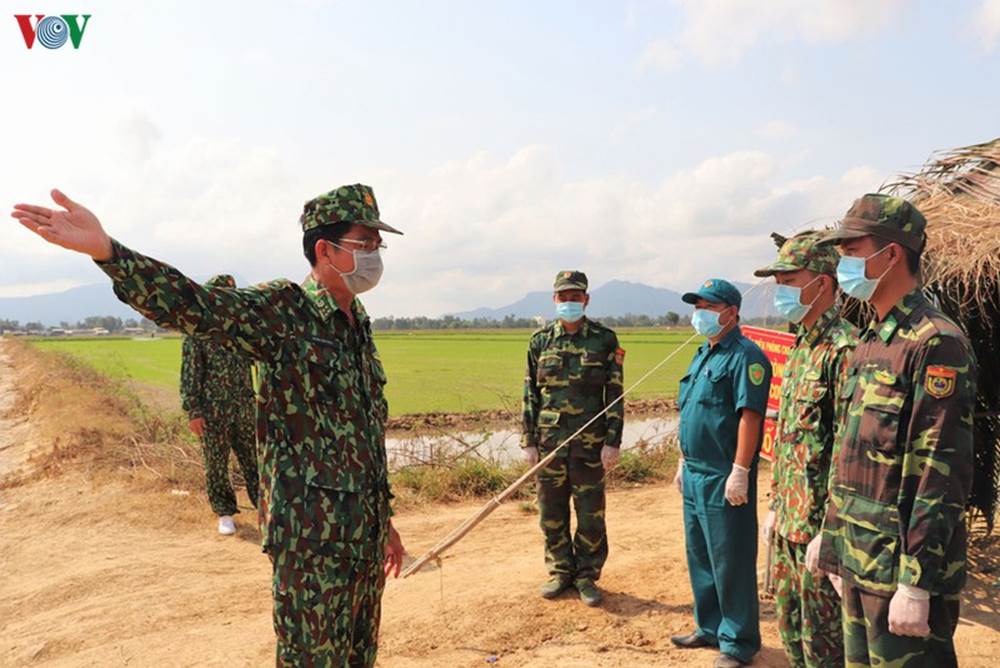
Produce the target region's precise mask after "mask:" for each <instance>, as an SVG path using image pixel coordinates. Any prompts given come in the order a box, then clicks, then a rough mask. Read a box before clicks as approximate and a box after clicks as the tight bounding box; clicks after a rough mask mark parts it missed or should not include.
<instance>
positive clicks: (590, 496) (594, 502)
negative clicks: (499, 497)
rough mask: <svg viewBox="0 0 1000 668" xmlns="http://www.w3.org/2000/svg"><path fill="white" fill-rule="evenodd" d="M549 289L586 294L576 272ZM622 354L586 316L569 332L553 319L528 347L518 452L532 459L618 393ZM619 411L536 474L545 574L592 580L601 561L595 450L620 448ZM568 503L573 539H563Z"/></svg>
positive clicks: (603, 543) (600, 486)
mask: <svg viewBox="0 0 1000 668" xmlns="http://www.w3.org/2000/svg"><path fill="white" fill-rule="evenodd" d="M555 289H556V291H559V290H564V289H582V290H584V291H586V289H587V279H586V276H584V275H583V274H582V273H580V272H560V273H559V274H558V276H557V277H556V284H555ZM624 355H625V351H624V350H622V349H621V348H619V347H618V337H616V336H615V333H614V332H613V331H612V330H610V329H608V328H607V327H604V326H603V325H601V324H600V323H597V322H595V321H593V320H589V319H587V318H586V317H585V318H583V320H581V321H580V328H579V329H578V330H577V331H576V332H575V333H573V334H570V333H569V332H567V331H566V330H565V328H564V327H563V325H562V322H561V321H559V320H556V321H554V322H552V323H551V324H549V325H548V326H547V327H545V328H543V329H541V330H539V331H537V332H535V333H534V334H533V335H532V336H531V342H530V343H529V344H528V370H527V375H526V377H525V380H524V410H523V418H524V439H523V445H524V447H537V448H538V449H539V454H540V456H542V457H544V456H545V455H546V454H548V453H550V452H552V450H553V449H555V447H556V446H558V445H559V444H560V443H562V442H563V441H564V440H565V439H566V438H568V437H570V436H572V435H573V433H574V432H576V431H577V430H578V429H580V427H582V426H583V425H584V424H586V423H587V421H589V420H590V419H592V418H593V417H594V416H595V415H597V414H598V413H600V412H601V411H602V410H604V408H605V406H607V405H608V404H610V403H611V402H613V401H614V400H615V399H617V398H618V397H620V396H621V394H622V362H623V359H624ZM624 415H625V409H624V406H623V405H622V402H618V403H617V404H615V406H613V407H612V408H611V409H610V410H609V411H608V412H607V413H606V414H605V415H604V416H602V417H601V418H599V419H597V420H596V421H595V422H594V423H593V424H592V425H590V426H589V427H587V429H586V430H585V431H584V432H583V433H582V434H580V435H579V436H578V437H577V438H575V439H574V440H573V441H572V442H571V443H570V444H569V445H568V446H566V447H565V448H563V449H562V450H560V452H559V454H558V455H557V456H556V458H555V459H553V461H552V462H551V463H550V464H549V465H548V466H546V467H545V468H543V469H542V470H541V471H540V472H539V474H538V506H539V511H540V523H541V527H542V532H543V534H544V535H545V565H546V567H547V568H548V570H549V574H550V575H553V576H556V577H560V578H564V579H566V580H577V581H582V580H591V581H594V580H597V579H598V578H600V576H601V568H602V567H603V566H604V562H605V560H606V559H607V557H608V540H607V531H606V527H605V522H604V506H605V500H604V467H603V465H602V464H601V448H603V447H604V446H606V445H607V446H610V447H613V448H617V447H619V446H620V445H621V439H622V422H623V419H624ZM570 497H572V499H573V507H574V508H575V509H576V520H577V526H576V534H575V535H574V536H571V535H570V515H569V503H570Z"/></svg>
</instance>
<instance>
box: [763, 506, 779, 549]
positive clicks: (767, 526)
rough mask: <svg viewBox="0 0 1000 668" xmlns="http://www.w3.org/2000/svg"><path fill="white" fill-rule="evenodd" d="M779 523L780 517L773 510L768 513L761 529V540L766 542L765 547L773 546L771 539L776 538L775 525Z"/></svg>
mask: <svg viewBox="0 0 1000 668" xmlns="http://www.w3.org/2000/svg"><path fill="white" fill-rule="evenodd" d="M777 521H778V516H777V515H776V514H775V512H774V511H773V510H771V511H768V513H767V517H765V518H764V524H763V525H761V527H760V539H761V540H762V541H763V542H764V545H770V544H771V538H773V537H774V525H775V524H776V523H777Z"/></svg>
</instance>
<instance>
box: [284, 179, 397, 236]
mask: <svg viewBox="0 0 1000 668" xmlns="http://www.w3.org/2000/svg"><path fill="white" fill-rule="evenodd" d="M299 222H300V223H302V231H303V232H308V231H309V230H313V229H316V228H317V227H322V226H323V225H335V224H337V223H354V224H356V225H364V226H365V227H371V228H374V229H376V230H382V231H385V232H392V233H393V234H402V232H400V231H399V230H397V229H396V228H395V227H392V226H391V225H387V224H386V223H383V222H382V221H381V220H380V219H379V213H378V203H377V202H376V201H375V193H374V191H372V188H371V186H366V185H363V184H361V183H355V184H353V185H349V186H340V187H339V188H334V189H333V190H331V191H330V192H328V193H324V194H322V195H319V196H317V197H314V198H312V199H311V200H309V201H308V202H306V204H305V206H304V207H302V215H301V216H300V217H299Z"/></svg>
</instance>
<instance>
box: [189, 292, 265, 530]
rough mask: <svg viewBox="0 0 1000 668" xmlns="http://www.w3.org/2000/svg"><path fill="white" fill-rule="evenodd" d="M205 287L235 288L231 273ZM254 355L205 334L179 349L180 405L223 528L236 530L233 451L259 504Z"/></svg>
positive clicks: (214, 510)
mask: <svg viewBox="0 0 1000 668" xmlns="http://www.w3.org/2000/svg"><path fill="white" fill-rule="evenodd" d="M205 287H206V288H214V287H224V288H235V287H236V281H235V280H234V279H233V277H232V276H229V275H228V274H220V275H218V276H213V277H212V278H210V279H208V280H207V281H205ZM250 367H251V364H250V360H249V359H247V358H246V357H244V356H243V355H238V354H236V353H234V352H232V351H231V350H228V349H226V348H225V347H223V346H220V345H218V344H216V343H212V342H211V341H210V340H207V339H199V338H197V337H194V336H186V337H184V346H183V349H182V353H181V408H183V409H184V411H185V412H186V413H187V415H188V426H189V427H190V429H191V431H192V432H193V433H194V434H195V435H196V436H198V438H200V439H201V443H202V454H203V455H204V457H205V487H206V490H207V492H208V502H209V503H210V504H211V506H212V511H213V512H214V513H215V514H216V515H218V516H219V533H221V534H223V535H224V536H230V535H232V534H234V533H236V524H235V523H234V522H233V515H235V514H236V513H238V512H239V510H238V509H237V508H236V495H235V494H234V493H233V486H232V483H230V481H229V451H230V450H232V451H233V453H234V454H235V455H236V461H237V462H239V465H240V470H241V471H242V472H243V479H244V480H245V481H246V486H247V496H248V497H250V503H252V504H253V507H254V508H256V507H257V441H256V438H257V434H256V431H255V429H254V391H253V386H252V382H251V376H250Z"/></svg>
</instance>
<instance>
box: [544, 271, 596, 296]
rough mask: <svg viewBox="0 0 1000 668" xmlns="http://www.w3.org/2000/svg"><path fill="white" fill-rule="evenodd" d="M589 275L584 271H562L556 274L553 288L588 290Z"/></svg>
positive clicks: (559, 290)
mask: <svg viewBox="0 0 1000 668" xmlns="http://www.w3.org/2000/svg"><path fill="white" fill-rule="evenodd" d="M588 285H589V284H588V283H587V275H586V274H585V273H583V272H582V271H573V270H568V271H560V272H559V273H558V274H556V280H555V282H554V283H553V284H552V287H553V289H554V290H555V291H556V292H561V291H563V290H583V291H584V292H586V291H587V287H588Z"/></svg>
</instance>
